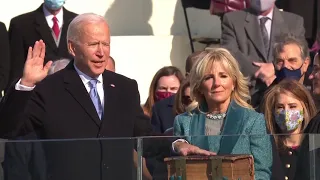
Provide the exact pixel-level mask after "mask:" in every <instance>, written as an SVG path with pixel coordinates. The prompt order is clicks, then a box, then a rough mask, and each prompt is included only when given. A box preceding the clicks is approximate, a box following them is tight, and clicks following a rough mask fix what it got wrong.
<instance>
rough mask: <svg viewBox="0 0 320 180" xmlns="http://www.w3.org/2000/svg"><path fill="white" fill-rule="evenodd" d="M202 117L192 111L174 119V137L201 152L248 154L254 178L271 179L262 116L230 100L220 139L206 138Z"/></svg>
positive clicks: (268, 147) (265, 129) (270, 153)
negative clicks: (181, 139) (180, 137)
mask: <svg viewBox="0 0 320 180" xmlns="http://www.w3.org/2000/svg"><path fill="white" fill-rule="evenodd" d="M205 119H206V118H205V114H203V113H201V112H199V111H198V110H194V111H193V112H192V113H187V112H186V113H183V114H180V115H178V116H176V117H175V120H174V126H173V128H174V135H175V136H186V140H187V141H188V142H189V143H190V144H193V145H195V146H198V147H199V148H201V149H205V150H209V151H212V152H217V154H218V155H222V154H251V155H253V157H254V166H255V179H261V180H268V179H270V177H271V167H272V147H271V139H270V136H269V135H267V128H266V122H265V119H264V116H263V115H262V114H260V113H257V112H255V111H254V110H251V109H248V108H244V107H241V106H239V105H238V104H237V103H236V102H234V101H232V102H231V103H230V105H229V107H228V111H227V114H226V119H225V122H224V125H223V129H222V132H221V136H204V135H205Z"/></svg>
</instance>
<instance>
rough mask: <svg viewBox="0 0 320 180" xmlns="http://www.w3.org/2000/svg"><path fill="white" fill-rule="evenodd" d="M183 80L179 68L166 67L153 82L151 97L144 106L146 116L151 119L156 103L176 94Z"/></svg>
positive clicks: (150, 89)
mask: <svg viewBox="0 0 320 180" xmlns="http://www.w3.org/2000/svg"><path fill="white" fill-rule="evenodd" d="M183 79H184V76H183V74H182V72H181V71H180V70H179V69H178V68H177V67H174V66H166V67H163V68H161V69H160V70H159V71H158V72H157V73H156V74H155V75H154V77H153V79H152V81H151V84H150V88H149V96H148V99H147V101H146V102H145V104H144V105H143V111H144V114H145V115H147V116H148V117H150V118H151V116H152V114H151V112H152V106H153V105H154V103H155V102H157V101H160V100H162V99H165V98H168V97H170V96H172V95H173V94H175V93H176V92H177V91H178V89H179V87H180V83H181V81H182V80H183Z"/></svg>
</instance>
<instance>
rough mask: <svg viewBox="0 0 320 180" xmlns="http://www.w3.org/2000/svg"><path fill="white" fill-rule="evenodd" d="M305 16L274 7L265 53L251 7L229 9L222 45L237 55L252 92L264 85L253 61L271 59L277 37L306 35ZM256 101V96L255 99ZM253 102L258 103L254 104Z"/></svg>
mask: <svg viewBox="0 0 320 180" xmlns="http://www.w3.org/2000/svg"><path fill="white" fill-rule="evenodd" d="M304 32H305V30H304V26H303V18H302V17H300V16H298V15H295V14H292V13H288V12H281V11H279V9H278V8H274V11H273V19H272V25H271V35H270V48H269V52H268V53H266V52H265V50H264V45H263V40H262V36H261V32H260V26H259V23H258V18H257V16H256V15H255V14H254V13H253V12H252V10H250V9H246V10H243V11H234V12H230V13H226V14H225V15H224V17H223V21H222V37H221V43H222V46H223V47H225V48H227V49H228V50H229V51H231V53H232V54H233V55H234V56H235V58H236V59H237V61H238V62H239V64H240V68H241V72H242V73H243V74H244V75H245V76H247V77H249V78H250V82H251V85H250V92H251V95H254V94H255V93H257V92H259V91H261V89H265V88H266V86H265V84H264V83H263V82H262V81H261V80H259V79H258V80H255V78H254V74H255V72H256V71H257V70H258V67H255V66H254V65H253V64H252V62H254V61H256V62H265V63H267V62H272V61H273V60H274V57H273V55H274V54H273V49H272V45H273V44H274V43H275V42H276V37H277V36H279V35H281V34H284V33H291V34H293V35H295V36H297V37H301V38H304ZM253 101H254V99H253ZM253 105H254V106H255V105H256V104H253Z"/></svg>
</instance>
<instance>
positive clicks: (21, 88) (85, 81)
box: [15, 65, 104, 109]
mask: <svg viewBox="0 0 320 180" xmlns="http://www.w3.org/2000/svg"><path fill="white" fill-rule="evenodd" d="M74 68H75V69H76V71H77V73H78V75H79V77H80V79H81V81H82V83H83V85H84V87H85V88H86V90H87V92H88V93H89V92H90V86H89V81H90V80H91V79H92V78H91V77H89V76H88V75H86V74H84V73H83V72H81V71H80V70H79V69H78V68H77V67H76V66H75V65H74ZM97 80H98V82H97V91H98V94H99V97H100V101H101V105H102V108H103V109H104V89H103V76H102V74H100V75H99V76H98V78H97ZM20 82H21V79H20V80H19V81H18V82H17V83H16V85H15V89H16V90H18V91H32V90H33V89H34V88H35V87H36V86H33V87H28V86H24V85H22V84H20Z"/></svg>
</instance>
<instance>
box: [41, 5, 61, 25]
mask: <svg viewBox="0 0 320 180" xmlns="http://www.w3.org/2000/svg"><path fill="white" fill-rule="evenodd" d="M42 8H43V12H44V17H45V18H46V20H47V23H48V25H49V27H50V28H51V29H52V27H53V21H52V18H53V17H54V15H52V14H51V13H50V12H49V11H48V10H47V8H45V7H44V5H43V6H42ZM56 18H57V19H58V25H59V29H61V27H62V24H63V8H61V10H60V11H59V12H58V14H57V15H56Z"/></svg>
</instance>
